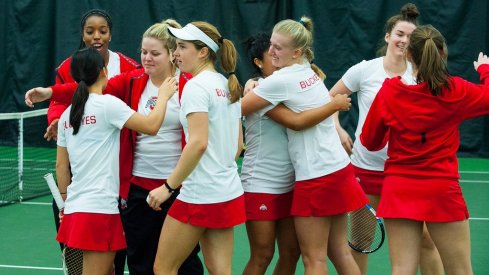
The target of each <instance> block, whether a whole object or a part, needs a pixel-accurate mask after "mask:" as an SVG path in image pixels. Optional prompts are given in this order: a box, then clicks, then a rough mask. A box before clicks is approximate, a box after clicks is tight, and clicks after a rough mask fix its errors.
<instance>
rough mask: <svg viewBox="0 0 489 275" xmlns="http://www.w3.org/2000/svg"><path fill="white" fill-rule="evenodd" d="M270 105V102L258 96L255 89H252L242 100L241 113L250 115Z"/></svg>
mask: <svg viewBox="0 0 489 275" xmlns="http://www.w3.org/2000/svg"><path fill="white" fill-rule="evenodd" d="M268 105H270V102H268V101H266V100H265V99H263V98H261V97H259V96H257V95H256V94H255V93H254V92H253V91H250V92H248V93H247V94H246V95H245V96H244V97H243V99H242V100H241V114H242V115H243V116H248V115H250V114H252V113H254V112H256V111H258V110H260V109H263V108H265V107H267V106H268Z"/></svg>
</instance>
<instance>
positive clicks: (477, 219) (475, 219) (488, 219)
mask: <svg viewBox="0 0 489 275" xmlns="http://www.w3.org/2000/svg"><path fill="white" fill-rule="evenodd" d="M469 220H474V221H489V218H469Z"/></svg>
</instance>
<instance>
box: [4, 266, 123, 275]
mask: <svg viewBox="0 0 489 275" xmlns="http://www.w3.org/2000/svg"><path fill="white" fill-rule="evenodd" d="M0 268H11V269H34V270H59V271H63V268H62V267H43V266H29V265H2V264H0ZM124 274H129V271H124Z"/></svg>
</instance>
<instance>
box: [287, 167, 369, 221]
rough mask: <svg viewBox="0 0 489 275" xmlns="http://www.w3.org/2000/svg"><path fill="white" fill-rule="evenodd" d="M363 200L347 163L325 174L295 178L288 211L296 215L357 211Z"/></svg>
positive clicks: (307, 215)
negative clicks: (300, 178) (291, 200)
mask: <svg viewBox="0 0 489 275" xmlns="http://www.w3.org/2000/svg"><path fill="white" fill-rule="evenodd" d="M367 202H368V199H367V196H366V195H365V193H364V192H363V190H362V187H361V186H360V185H359V184H358V181H357V180H356V179H355V174H354V172H353V166H352V165H351V164H349V165H348V166H346V167H345V168H343V169H341V170H338V171H336V172H334V173H332V174H329V175H326V176H322V177H319V178H315V179H310V180H304V181H297V182H296V183H295V186H294V198H293V202H292V210H291V213H292V216H300V217H311V216H312V217H327V216H334V215H339V214H344V213H348V212H350V211H353V210H357V209H359V208H360V207H362V206H364V205H365V204H367Z"/></svg>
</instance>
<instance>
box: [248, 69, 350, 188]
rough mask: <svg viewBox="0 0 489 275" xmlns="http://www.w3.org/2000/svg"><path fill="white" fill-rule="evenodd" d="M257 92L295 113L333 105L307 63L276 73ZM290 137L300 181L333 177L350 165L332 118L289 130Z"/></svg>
mask: <svg viewBox="0 0 489 275" xmlns="http://www.w3.org/2000/svg"><path fill="white" fill-rule="evenodd" d="M254 92H255V93H256V95H258V96H260V97H262V98H263V99H265V100H267V101H268V102H270V103H271V104H272V105H274V106H275V105H277V104H279V103H283V104H284V105H285V106H287V107H288V108H289V109H291V110H292V111H294V112H302V111H305V110H309V109H313V108H316V107H320V106H322V105H324V104H327V103H328V102H330V101H331V99H330V97H329V93H328V89H327V88H326V86H325V85H324V83H323V81H321V79H320V78H319V76H318V75H317V74H316V73H315V72H314V71H313V70H312V69H311V65H310V64H309V63H307V62H305V63H304V64H302V65H301V64H294V65H292V66H289V67H286V68H282V69H280V70H278V71H275V72H274V73H273V74H272V75H271V76H269V77H267V78H265V79H264V80H263V81H262V82H261V83H260V85H258V87H256V88H255V89H254ZM260 113H263V111H261V112H260ZM287 135H288V138H289V154H290V158H291V160H292V163H293V165H294V169H295V177H296V180H298V181H300V180H307V179H313V178H317V177H321V176H324V175H328V174H331V173H334V172H336V171H338V170H340V169H343V168H345V167H346V166H347V165H348V164H349V163H350V159H349V157H348V155H347V154H346V152H345V150H344V149H343V146H342V145H341V142H340V138H339V136H338V133H337V132H336V128H335V125H334V122H333V119H332V118H331V117H329V118H327V119H325V120H323V121H322V122H320V123H319V124H317V125H316V126H314V127H311V128H308V129H305V130H302V131H294V130H290V129H287Z"/></svg>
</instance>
